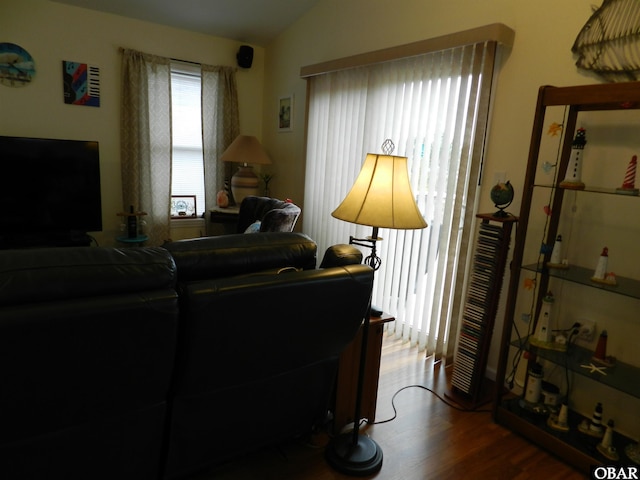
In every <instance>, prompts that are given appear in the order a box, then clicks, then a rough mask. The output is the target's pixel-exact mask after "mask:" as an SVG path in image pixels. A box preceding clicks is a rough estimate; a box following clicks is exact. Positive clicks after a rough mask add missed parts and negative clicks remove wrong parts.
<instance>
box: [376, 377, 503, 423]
mask: <svg viewBox="0 0 640 480" xmlns="http://www.w3.org/2000/svg"><path fill="white" fill-rule="evenodd" d="M409 388H420V389H422V390H426V391H427V392H430V393H432V394H433V395H435V396H436V397H437V398H438V399H439V400H440V401H441V402H442V403H444V404H445V405H447V406H449V407H451V408H453V409H455V410H458V411H459V412H469V413H490V412H491V410H472V409H468V408H463V407H460V406H458V405H455V404H454V403H451V402H449V401H447V400H446V399H444V398H443V397H441V396H440V395H439V394H438V393H437V392H435V391H433V390H432V389H430V388H429V387H425V386H424V385H418V384H415V385H407V386H405V387H402V388H400V389H399V390H397V391H396V392H395V393H394V394H393V397H391V408H393V416H392V417H390V418H387V419H386V420H379V421H377V422H373V423H372V424H371V425H380V424H382V423H389V422H391V421H393V420H395V419H396V418H397V417H398V410H397V408H396V404H395V400H396V397H397V396H398V394H399V393H400V392H402V391H404V390H407V389H409Z"/></svg>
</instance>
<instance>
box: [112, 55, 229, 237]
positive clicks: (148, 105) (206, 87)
mask: <svg viewBox="0 0 640 480" xmlns="http://www.w3.org/2000/svg"><path fill="white" fill-rule="evenodd" d="M171 63H172V60H171V59H169V58H163V57H159V56H156V55H149V54H146V53H141V52H136V51H133V50H127V49H123V50H122V79H123V81H122V109H121V111H122V118H121V146H122V147H121V148H122V151H121V157H122V192H123V193H122V195H123V208H124V209H126V210H125V211H128V209H129V207H130V206H131V205H133V208H134V210H142V211H145V212H147V213H148V216H147V217H145V221H146V222H147V229H146V234H147V235H148V236H149V240H148V242H147V244H148V245H162V243H164V241H165V240H167V239H169V238H170V215H171V208H170V205H171V162H172V158H171V156H172V155H171V151H172V144H171ZM235 72H236V69H235V68H233V67H220V66H210V65H201V81H202V95H201V96H202V146H203V155H204V158H203V167H204V175H205V176H204V178H205V199H206V209H209V208H211V207H213V206H214V205H215V199H216V192H217V191H218V190H219V189H220V188H222V186H223V184H224V178H226V177H227V176H230V175H225V172H224V171H223V170H224V166H223V164H222V162H220V161H218V158H219V157H220V155H221V154H222V152H224V150H225V149H226V148H227V146H229V144H230V143H231V142H232V141H233V140H234V139H235V138H236V136H238V134H239V131H240V127H239V123H240V122H239V114H238V91H237V86H236V76H235ZM205 211H206V210H205ZM205 223H206V225H207V227H208V226H209V222H205Z"/></svg>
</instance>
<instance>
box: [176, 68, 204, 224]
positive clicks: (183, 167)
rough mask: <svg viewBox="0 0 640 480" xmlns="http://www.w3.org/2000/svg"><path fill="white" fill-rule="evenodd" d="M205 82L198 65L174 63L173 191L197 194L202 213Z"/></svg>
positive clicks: (199, 210)
mask: <svg viewBox="0 0 640 480" xmlns="http://www.w3.org/2000/svg"><path fill="white" fill-rule="evenodd" d="M201 84H202V82H201V77H200V69H199V67H198V66H195V65H194V66H190V65H187V64H184V65H183V64H172V65H171V139H172V144H173V145H172V155H173V161H172V172H171V195H172V196H190V195H195V196H196V209H197V211H196V215H197V216H198V217H200V216H201V215H202V214H203V213H204V211H205V191H204V163H203V149H202V113H201V110H202V108H201V101H200V99H201V93H200V92H201V88H202V86H201Z"/></svg>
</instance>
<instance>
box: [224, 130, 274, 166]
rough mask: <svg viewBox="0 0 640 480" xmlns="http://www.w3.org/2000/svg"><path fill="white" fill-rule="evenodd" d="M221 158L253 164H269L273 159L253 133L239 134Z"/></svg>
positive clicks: (227, 160) (225, 160)
mask: <svg viewBox="0 0 640 480" xmlns="http://www.w3.org/2000/svg"><path fill="white" fill-rule="evenodd" d="M220 160H222V161H223V162H235V163H242V164H253V165H268V164H270V163H271V159H270V158H269V156H268V155H267V152H265V150H264V148H263V147H262V144H261V143H260V141H259V140H258V139H257V138H256V137H254V136H251V135H238V136H237V137H236V139H235V140H234V141H233V142H231V145H229V146H228V147H227V149H226V150H225V151H224V153H223V154H222V156H221V157H220Z"/></svg>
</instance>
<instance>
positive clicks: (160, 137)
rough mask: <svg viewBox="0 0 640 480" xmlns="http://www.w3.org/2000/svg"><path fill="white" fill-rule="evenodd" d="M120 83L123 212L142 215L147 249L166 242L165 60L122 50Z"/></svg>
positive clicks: (168, 86) (168, 80)
mask: <svg viewBox="0 0 640 480" xmlns="http://www.w3.org/2000/svg"><path fill="white" fill-rule="evenodd" d="M122 79H123V81H122V106H121V120H120V125H121V131H120V136H121V140H120V141H121V160H122V202H123V209H124V211H127V212H128V211H129V208H130V206H133V208H134V210H135V211H139V210H140V211H145V212H147V214H148V215H147V216H146V217H145V218H144V220H145V221H146V222H147V227H146V229H145V233H146V234H147V235H148V236H149V240H148V242H147V244H148V245H161V244H162V243H163V242H164V241H165V240H167V239H168V238H170V233H169V216H170V198H171V67H170V60H169V59H168V58H162V57H157V56H154V55H148V54H145V53H140V52H136V51H133V50H127V49H123V51H122Z"/></svg>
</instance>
